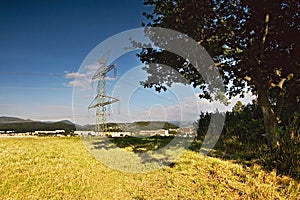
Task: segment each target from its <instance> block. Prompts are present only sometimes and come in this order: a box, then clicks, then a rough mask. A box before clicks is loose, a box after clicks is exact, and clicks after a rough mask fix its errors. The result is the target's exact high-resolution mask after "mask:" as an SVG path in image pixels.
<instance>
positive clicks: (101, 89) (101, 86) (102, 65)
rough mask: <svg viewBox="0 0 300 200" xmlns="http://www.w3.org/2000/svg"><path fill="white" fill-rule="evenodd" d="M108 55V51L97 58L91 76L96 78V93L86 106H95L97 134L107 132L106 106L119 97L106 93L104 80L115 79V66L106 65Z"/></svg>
mask: <svg viewBox="0 0 300 200" xmlns="http://www.w3.org/2000/svg"><path fill="white" fill-rule="evenodd" d="M109 55H110V51H108V52H106V53H105V55H104V56H103V57H102V58H101V59H99V60H98V63H99V68H98V70H97V71H96V73H95V74H94V75H93V76H92V81H95V80H98V83H97V94H96V97H95V98H94V99H93V101H92V102H91V103H90V105H89V106H88V109H92V108H96V126H95V131H96V133H97V134H98V135H100V133H102V135H105V134H107V123H106V106H107V105H109V104H112V103H115V102H117V101H119V99H117V98H114V97H110V96H107V95H106V80H116V74H117V68H116V65H115V64H112V65H109V66H106V62H107V60H108V57H109ZM111 70H113V71H114V75H113V77H108V76H107V73H108V72H110V71H111Z"/></svg>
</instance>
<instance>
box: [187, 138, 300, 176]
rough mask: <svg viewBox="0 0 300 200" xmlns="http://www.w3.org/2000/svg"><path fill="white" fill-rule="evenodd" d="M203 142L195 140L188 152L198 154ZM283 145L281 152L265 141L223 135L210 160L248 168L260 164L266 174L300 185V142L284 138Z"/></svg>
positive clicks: (281, 141)
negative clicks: (230, 162)
mask: <svg viewBox="0 0 300 200" xmlns="http://www.w3.org/2000/svg"><path fill="white" fill-rule="evenodd" d="M203 139H204V138H201V139H199V140H195V141H194V142H193V143H192V145H191V146H190V148H189V149H190V150H192V151H196V152H199V151H200V148H201V140H203ZM280 143H281V146H280V147H279V148H278V149H270V148H269V147H268V146H267V145H266V141H265V138H262V137H261V138H254V137H253V138H242V137H241V136H233V135H227V136H226V135H221V137H220V139H219V140H218V142H217V143H216V145H215V146H214V149H213V150H212V151H211V152H210V153H209V154H208V156H212V157H217V158H220V159H223V160H230V161H233V162H234V163H238V164H242V165H244V166H247V167H249V166H252V165H254V164H257V165H260V166H262V167H263V168H264V169H265V170H267V171H272V170H274V169H276V172H277V173H278V174H280V175H287V176H290V177H292V178H294V179H295V180H298V181H300V140H299V139H293V140H291V139H290V138H289V137H288V136H285V137H281V139H280Z"/></svg>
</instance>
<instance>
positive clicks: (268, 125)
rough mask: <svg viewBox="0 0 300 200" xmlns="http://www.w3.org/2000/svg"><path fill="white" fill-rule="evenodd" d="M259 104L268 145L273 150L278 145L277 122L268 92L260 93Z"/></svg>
mask: <svg viewBox="0 0 300 200" xmlns="http://www.w3.org/2000/svg"><path fill="white" fill-rule="evenodd" d="M258 103H259V105H260V107H261V109H262V114H263V118H264V125H265V136H266V139H267V142H268V145H269V146H270V147H271V148H275V147H277V145H278V134H277V120H276V115H275V113H274V111H273V109H272V106H271V103H270V101H269V98H268V95H267V91H264V90H261V91H258Z"/></svg>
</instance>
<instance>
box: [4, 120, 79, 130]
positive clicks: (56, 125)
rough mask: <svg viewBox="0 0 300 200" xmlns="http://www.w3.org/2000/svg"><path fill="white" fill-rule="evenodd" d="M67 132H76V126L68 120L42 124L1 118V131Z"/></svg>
mask: <svg viewBox="0 0 300 200" xmlns="http://www.w3.org/2000/svg"><path fill="white" fill-rule="evenodd" d="M53 130H65V131H66V132H67V133H68V132H70V131H72V130H76V127H75V124H73V123H72V122H70V121H68V120H63V121H59V122H40V121H32V120H29V119H21V118H16V117H0V131H15V132H17V133H18V132H33V131H53Z"/></svg>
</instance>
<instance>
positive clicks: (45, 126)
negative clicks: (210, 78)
mask: <svg viewBox="0 0 300 200" xmlns="http://www.w3.org/2000/svg"><path fill="white" fill-rule="evenodd" d="M107 127H109V128H111V129H110V130H111V131H140V130H158V129H176V128H178V126H177V125H174V124H172V123H169V122H163V121H138V122H133V123H108V124H107ZM94 129H95V125H91V124H87V125H84V126H80V125H76V124H74V123H73V122H71V121H69V120H62V121H58V122H52V121H47V122H40V121H32V120H29V119H21V118H16V117H0V131H15V132H33V131H53V130H65V131H66V132H70V131H72V130H94Z"/></svg>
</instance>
